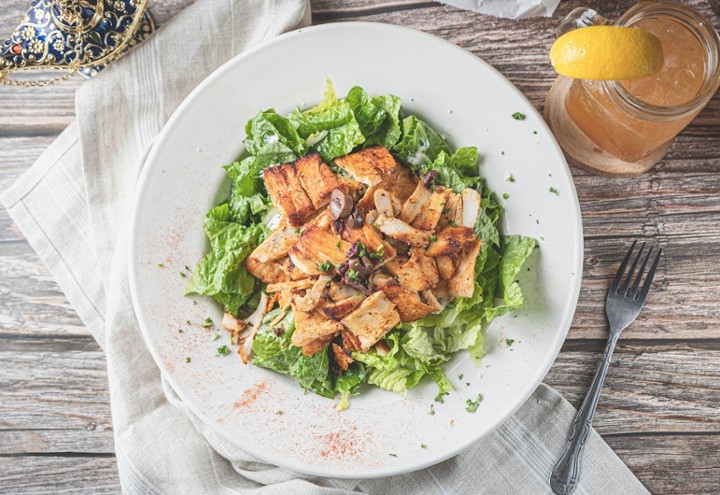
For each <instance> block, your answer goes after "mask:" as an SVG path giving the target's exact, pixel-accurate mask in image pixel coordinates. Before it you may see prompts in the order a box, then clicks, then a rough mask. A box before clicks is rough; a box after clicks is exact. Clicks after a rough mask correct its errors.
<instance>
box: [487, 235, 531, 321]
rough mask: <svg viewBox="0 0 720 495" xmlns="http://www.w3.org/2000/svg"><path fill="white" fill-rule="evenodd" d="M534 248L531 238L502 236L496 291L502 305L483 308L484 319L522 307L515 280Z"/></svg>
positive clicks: (518, 287)
mask: <svg viewBox="0 0 720 495" xmlns="http://www.w3.org/2000/svg"><path fill="white" fill-rule="evenodd" d="M536 246H537V241H536V240H535V239H533V238H531V237H525V236H519V235H507V236H503V238H502V251H503V254H502V258H501V259H500V270H499V273H498V275H497V276H498V282H497V290H496V293H497V296H498V297H500V298H502V304H500V305H497V306H494V307H486V308H485V318H486V319H487V320H488V321H491V320H492V319H493V318H496V317H498V316H500V315H503V314H505V313H507V312H509V311H514V310H516V309H518V308H519V307H520V306H522V304H523V294H522V291H521V290H520V284H518V282H517V280H516V278H517V276H518V274H519V273H520V270H521V269H522V267H523V264H525V261H526V260H527V259H528V258H529V257H530V255H531V254H532V252H533V250H534V249H535V247H536Z"/></svg>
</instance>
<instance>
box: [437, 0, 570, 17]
mask: <svg viewBox="0 0 720 495" xmlns="http://www.w3.org/2000/svg"><path fill="white" fill-rule="evenodd" d="M440 2H441V3H446V4H448V5H453V6H455V7H460V8H461V9H465V10H472V11H475V12H479V13H481V14H488V15H494V16H495V17H507V18H508V19H527V18H528V17H540V16H543V17H550V16H551V15H552V13H553V12H555V7H557V5H558V4H559V3H560V0H440Z"/></svg>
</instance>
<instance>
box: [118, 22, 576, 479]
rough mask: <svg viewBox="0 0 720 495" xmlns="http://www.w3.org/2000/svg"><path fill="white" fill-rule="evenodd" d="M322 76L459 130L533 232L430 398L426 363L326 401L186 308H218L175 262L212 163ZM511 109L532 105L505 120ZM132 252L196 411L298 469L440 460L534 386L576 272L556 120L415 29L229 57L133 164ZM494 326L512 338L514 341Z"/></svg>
mask: <svg viewBox="0 0 720 495" xmlns="http://www.w3.org/2000/svg"><path fill="white" fill-rule="evenodd" d="M326 76H327V77H330V78H331V79H332V81H333V82H334V83H335V86H336V89H337V91H338V94H339V95H344V94H345V93H346V92H347V90H348V89H350V88H351V87H352V86H354V85H360V86H362V87H364V88H365V89H367V90H368V91H369V92H370V94H375V95H379V94H384V93H393V94H396V95H398V96H400V97H401V98H402V100H403V103H404V110H405V112H409V113H414V114H417V115H418V116H420V117H421V118H423V119H426V120H427V121H428V122H429V123H430V124H431V125H432V126H433V127H435V128H436V129H438V130H440V131H441V132H442V133H444V135H445V136H446V137H447V138H448V139H449V141H450V143H451V144H452V145H453V146H455V147H458V146H463V145H465V146H469V145H476V146H478V147H479V149H480V152H481V154H482V155H483V156H484V161H483V163H482V165H481V172H482V174H483V175H484V176H485V177H486V178H487V182H488V184H489V185H490V187H491V188H492V189H493V190H495V191H496V193H497V194H498V196H500V195H501V194H502V193H507V194H508V195H509V198H508V199H506V200H503V199H501V202H502V203H503V205H504V206H505V208H506V214H505V216H504V218H503V220H502V228H503V231H504V232H505V233H522V234H525V235H530V236H533V237H535V238H537V239H538V240H539V245H540V249H539V250H537V254H536V255H534V256H533V257H532V258H531V260H530V263H529V266H530V269H529V270H528V271H523V273H522V276H521V282H522V285H523V288H524V291H525V295H526V297H525V299H526V305H525V307H524V308H523V309H522V310H520V311H518V312H517V313H516V314H513V315H507V316H505V317H503V318H501V319H498V320H496V321H495V322H494V323H493V325H492V326H491V328H490V329H489V331H488V336H487V339H486V342H487V351H488V354H487V356H486V357H485V358H484V360H483V364H482V366H481V367H480V368H476V367H474V366H473V364H472V363H471V361H470V359H469V358H468V357H467V355H465V353H464V352H461V353H459V355H458V356H456V358H455V359H453V360H452V361H451V362H449V363H448V364H447V366H446V371H447V376H448V378H449V379H450V381H451V382H452V383H453V384H454V386H455V387H456V391H455V392H454V393H451V394H450V395H449V396H447V397H446V398H445V403H444V404H437V403H434V402H433V398H434V397H435V395H436V393H437V389H436V386H435V384H433V383H432V382H430V381H429V380H428V381H424V382H423V383H421V385H419V386H418V387H417V388H416V389H413V390H411V391H410V392H409V393H408V394H407V396H404V397H403V396H400V395H397V394H394V393H390V392H384V391H382V390H379V389H376V388H374V387H367V388H366V389H364V390H363V393H362V394H361V395H360V396H359V397H354V398H352V399H351V406H350V408H349V409H348V410H346V411H344V412H342V413H338V412H336V411H335V409H334V407H333V406H334V404H335V403H334V401H332V400H329V399H326V398H323V397H319V396H316V395H314V394H312V393H308V394H305V393H304V392H303V391H302V390H301V389H300V387H299V386H298V385H297V384H296V383H295V382H294V380H293V379H291V378H288V377H285V376H282V375H279V374H277V373H274V372H272V371H270V370H266V369H263V368H259V367H253V366H244V365H243V364H242V362H241V361H240V359H239V357H238V356H237V355H235V354H234V352H233V353H232V354H231V355H229V356H226V357H218V355H217V348H218V347H219V346H220V345H223V344H226V343H227V341H228V337H227V335H226V334H225V332H222V338H221V339H220V340H218V341H213V340H212V336H213V335H214V333H215V332H213V331H212V330H210V329H205V328H202V327H200V326H199V325H197V324H193V325H188V324H187V323H186V322H187V321H190V322H193V323H200V322H202V321H204V320H205V319H206V318H207V317H208V316H210V317H212V318H213V320H214V321H215V322H219V321H220V319H221V308H219V307H218V306H217V305H215V304H213V303H212V302H211V301H210V300H209V299H207V298H189V297H183V295H182V292H183V287H184V284H185V283H186V279H184V278H182V277H181V276H180V275H179V272H181V271H182V272H185V271H186V269H185V266H186V265H187V266H189V267H191V268H192V267H194V266H195V264H196V263H197V261H198V260H199V259H200V257H201V256H202V254H203V253H204V252H205V250H206V248H207V245H206V240H205V236H204V235H203V230H202V224H203V216H204V214H205V212H206V211H207V210H208V209H210V207H212V206H214V205H215V204H217V203H218V202H219V201H221V200H223V199H224V198H225V195H226V193H227V184H226V183H225V182H224V177H225V173H224V171H223V169H222V168H221V165H223V164H227V163H230V162H232V161H234V160H235V159H236V158H237V157H238V155H239V154H240V153H241V151H242V149H243V148H242V140H243V138H244V124H245V122H246V121H247V120H248V119H250V118H251V117H252V116H253V115H254V114H255V113H256V112H257V111H258V110H260V109H266V108H271V107H272V108H275V109H277V110H278V111H279V112H280V113H282V114H284V113H287V112H290V111H291V110H293V109H294V108H295V107H296V106H300V107H307V106H310V105H314V104H316V103H317V102H319V100H320V99H321V97H322V92H323V90H324V84H325V77H326ZM518 111H519V112H522V113H523V114H525V115H526V116H527V118H526V119H525V120H515V119H513V118H512V114H513V113H514V112H518ZM508 174H512V176H513V177H514V178H515V181H514V182H509V181H507V180H506V178H507V176H508ZM551 187H554V188H556V189H557V190H558V193H559V194H558V195H556V194H553V193H551V192H550V191H549V189H550V188H551ZM129 263H130V266H129V269H130V282H131V288H132V295H133V302H134V305H135V311H136V313H137V317H138V319H139V321H140V326H141V328H142V330H143V333H144V335H145V339H146V341H147V345H148V347H149V348H150V351H151V352H152V355H153V357H154V358H155V360H156V362H157V364H158V366H159V367H160V369H161V370H162V371H163V373H164V375H165V376H166V377H167V379H168V380H169V382H170V383H171V384H172V386H173V388H174V389H175V390H176V391H177V393H178V394H179V395H180V397H181V398H182V399H183V400H184V401H185V403H186V404H187V405H188V406H189V407H190V409H191V410H192V411H193V412H194V413H195V414H196V415H198V416H199V417H200V418H201V419H202V421H204V422H205V423H206V424H208V425H210V426H211V427H212V428H213V429H214V430H215V431H216V432H217V433H218V434H219V435H221V436H222V437H224V438H226V439H227V440H228V441H230V442H232V443H233V444H235V445H237V446H238V447H240V448H241V449H244V450H245V451H247V452H249V453H251V454H253V455H255V456H257V457H259V458H261V459H264V460H266V461H268V462H272V463H275V464H278V465H280V466H282V467H285V468H288V469H291V470H293V471H297V472H301V473H307V474H314V475H321V476H329V477H341V478H343V477H344V478H364V477H380V476H388V475H393V474H400V473H405V472H409V471H413V470H417V469H420V468H423V467H426V466H429V465H432V464H435V463H438V462H440V461H442V460H444V459H447V458H449V457H451V456H453V455H455V454H457V453H459V452H460V451H461V450H463V449H465V448H466V447H468V446H470V445H472V444H473V443H475V442H478V441H480V442H482V440H481V439H482V437H484V436H485V435H487V434H488V433H490V432H492V431H493V430H494V429H495V428H497V427H498V426H499V425H500V424H502V423H503V421H504V420H505V419H507V418H508V417H509V416H510V415H511V414H512V413H513V412H514V411H515V410H516V409H518V408H519V407H520V406H521V405H522V404H523V402H524V401H525V400H526V399H527V398H528V397H529V396H530V394H531V393H532V391H533V390H534V389H535V387H536V386H537V385H538V384H539V383H540V382H541V380H542V378H543V377H544V376H545V373H546V372H547V370H548V369H549V368H550V366H551V364H552V363H553V361H554V360H555V357H556V356H557V353H558V352H559V350H560V347H561V345H562V342H563V340H564V339H565V335H566V334H567V331H568V329H569V327H570V322H571V319H572V316H573V313H574V310H575V305H576V302H577V297H578V292H579V288H580V280H581V275H582V225H581V219H580V209H579V205H578V201H577V196H576V194H575V189H574V186H573V182H572V179H571V176H570V173H569V171H568V168H567V165H566V163H565V160H564V158H563V155H562V153H561V151H560V149H559V148H558V146H557V144H556V142H555V140H554V138H553V136H552V135H551V133H550V131H549V130H548V128H547V127H546V125H545V124H544V122H543V120H542V118H541V116H540V115H539V114H538V112H537V111H536V110H535V109H534V108H533V107H532V105H531V104H530V103H529V102H528V101H527V100H526V99H525V98H524V97H523V96H522V94H521V93H520V92H519V91H518V90H517V89H516V88H515V87H514V86H513V85H512V84H511V83H510V82H508V81H507V80H506V79H505V78H504V77H503V76H502V75H500V74H499V73H498V72H496V71H495V70H494V69H493V68H492V67H490V66H489V65H487V64H486V63H484V62H483V61H482V60H480V59H479V58H477V57H475V56H474V55H472V54H470V53H469V52H467V51H465V50H463V49H461V48H459V47H457V46H455V45H453V44H451V43H448V42H446V41H443V40H441V39H439V38H436V37H433V36H430V35H428V34H425V33H421V32H417V31H413V30H410V29H406V28H401V27H396V26H390V25H384V24H367V23H343V24H329V25H324V26H318V27H313V28H309V29H303V30H299V31H296V32H293V33H289V34H286V35H284V36H280V37H279V38H277V39H275V40H273V41H272V42H270V43H267V44H265V45H263V46H262V47H259V48H257V49H255V50H252V51H249V52H247V53H244V54H242V55H240V56H238V57H236V58H234V59H233V60H231V61H230V62H228V63H227V64H225V65H224V66H223V67H221V68H220V69H218V70H217V71H216V72H215V73H213V74H212V75H211V76H210V77H208V78H207V79H206V80H205V81H204V82H203V83H202V84H200V86H198V87H197V88H196V89H195V91H193V92H192V94H191V95H190V96H189V97H188V98H187V99H186V100H185V101H184V102H183V103H182V105H180V107H179V108H178V109H177V111H176V112H175V113H174V115H173V116H172V118H171V119H170V120H169V121H168V123H167V125H166V126H165V128H164V129H163V131H162V133H161V134H160V136H159V138H158V139H157V142H156V144H155V146H154V149H153V150H152V153H151V155H150V157H149V158H148V161H147V164H146V166H145V168H144V170H143V174H142V177H141V180H140V189H139V194H138V197H137V203H136V210H135V214H134V227H133V238H132V245H131V254H130V258H129ZM158 263H162V264H163V265H164V266H165V268H160V267H158ZM179 329H183V332H182V333H180V332H179V331H178V330H179ZM505 338H511V339H514V341H515V342H514V343H513V344H512V346H511V347H507V346H506V345H505ZM233 351H234V349H233ZM186 357H191V362H190V363H187V362H186ZM459 375H463V378H462V379H460V378H459ZM478 393H482V395H483V396H484V400H483V402H482V404H481V405H480V407H479V409H478V410H477V412H475V413H474V414H470V413H468V412H467V411H466V410H465V401H466V400H467V399H468V398H475V397H476V396H477V394H478ZM431 405H434V410H435V412H436V413H435V414H434V415H431V414H429V411H430V406H431ZM279 411H282V412H283V414H279ZM421 445H424V446H425V448H423V447H421Z"/></svg>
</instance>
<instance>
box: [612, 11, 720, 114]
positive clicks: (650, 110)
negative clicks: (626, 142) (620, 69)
mask: <svg viewBox="0 0 720 495" xmlns="http://www.w3.org/2000/svg"><path fill="white" fill-rule="evenodd" d="M659 16H662V17H671V18H673V20H675V21H676V22H679V23H681V24H682V25H683V26H685V27H686V28H687V29H688V30H690V31H691V32H692V33H693V34H694V35H695V36H696V37H697V38H698V40H699V41H700V42H701V43H702V44H703V46H704V47H705V52H706V60H705V80H704V81H703V84H702V86H701V88H700V90H698V93H697V95H696V96H695V97H694V98H693V99H691V100H689V101H687V102H685V103H682V104H680V105H670V106H662V105H653V104H651V103H647V102H644V101H642V100H640V99H638V98H636V97H635V96H633V95H631V94H630V93H629V92H628V91H627V90H626V89H625V88H624V87H623V85H622V84H620V81H603V85H604V87H605V90H606V92H607V93H608V95H609V96H610V97H611V98H612V99H613V100H614V102H615V103H616V104H621V105H623V106H625V107H627V108H628V109H629V110H631V111H632V112H634V113H636V114H639V115H650V116H653V117H657V118H660V119H662V118H673V119H674V118H678V117H681V116H683V115H686V114H691V113H693V112H696V111H698V110H700V109H702V108H703V107H704V106H705V105H706V104H707V102H708V101H709V100H710V99H711V98H712V96H713V95H714V94H715V92H716V91H717V89H718V87H719V86H720V36H718V32H717V31H716V30H715V28H714V27H713V25H712V24H711V23H710V22H709V21H708V20H707V19H706V18H705V16H703V15H702V14H701V13H700V12H698V11H697V10H695V9H694V8H692V7H688V6H686V5H680V4H671V3H667V2H640V3H637V4H635V5H634V6H632V7H631V8H630V9H628V10H627V11H626V12H625V13H624V14H623V15H622V16H621V17H620V18H619V19H618V20H617V22H616V23H615V24H616V25H620V26H629V25H632V24H633V23H635V22H637V21H639V20H641V19H646V18H648V17H659Z"/></svg>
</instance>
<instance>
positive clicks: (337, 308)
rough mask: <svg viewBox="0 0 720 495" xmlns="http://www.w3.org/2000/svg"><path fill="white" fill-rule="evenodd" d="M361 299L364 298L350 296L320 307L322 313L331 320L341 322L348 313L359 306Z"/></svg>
mask: <svg viewBox="0 0 720 495" xmlns="http://www.w3.org/2000/svg"><path fill="white" fill-rule="evenodd" d="M363 299H365V296H363V295H362V294H357V295H354V296H350V297H348V298H346V299H341V300H340V301H337V302H333V303H330V304H326V305H325V306H323V307H322V312H323V313H325V316H327V317H328V318H330V319H331V320H342V319H343V318H344V317H345V316H346V315H347V314H348V313H350V312H351V311H353V310H354V309H355V308H357V307H358V306H360V304H361V303H362V302H363Z"/></svg>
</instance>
